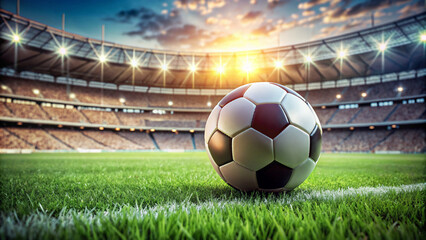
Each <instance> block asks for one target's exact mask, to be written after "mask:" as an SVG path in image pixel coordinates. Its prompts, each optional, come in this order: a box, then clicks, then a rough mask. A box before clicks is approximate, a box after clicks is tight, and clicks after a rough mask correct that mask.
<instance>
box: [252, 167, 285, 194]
mask: <svg viewBox="0 0 426 240" xmlns="http://www.w3.org/2000/svg"><path fill="white" fill-rule="evenodd" d="M292 172H293V170H292V169H291V168H289V167H286V166H284V165H282V164H281V163H279V162H277V161H273V162H272V163H270V164H269V165H268V166H266V167H264V168H262V169H260V170H259V171H257V172H256V178H257V184H258V185H259V188H261V189H263V190H267V189H277V188H283V187H284V186H285V185H286V184H287V182H288V180H289V179H290V177H291V173H292Z"/></svg>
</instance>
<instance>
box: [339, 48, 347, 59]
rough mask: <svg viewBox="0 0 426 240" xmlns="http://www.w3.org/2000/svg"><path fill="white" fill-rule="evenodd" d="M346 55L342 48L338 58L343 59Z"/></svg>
mask: <svg viewBox="0 0 426 240" xmlns="http://www.w3.org/2000/svg"><path fill="white" fill-rule="evenodd" d="M345 57H346V51H344V50H342V51H340V52H339V58H341V59H343V58H345Z"/></svg>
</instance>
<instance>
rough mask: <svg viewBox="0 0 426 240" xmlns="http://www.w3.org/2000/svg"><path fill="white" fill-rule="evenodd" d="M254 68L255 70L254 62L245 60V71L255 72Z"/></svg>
mask: <svg viewBox="0 0 426 240" xmlns="http://www.w3.org/2000/svg"><path fill="white" fill-rule="evenodd" d="M253 70H254V67H253V64H252V63H251V62H245V63H244V64H243V71H244V72H247V73H249V72H253Z"/></svg>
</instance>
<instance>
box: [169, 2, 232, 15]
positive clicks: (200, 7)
mask: <svg viewBox="0 0 426 240" xmlns="http://www.w3.org/2000/svg"><path fill="white" fill-rule="evenodd" d="M173 5H175V7H176V8H178V9H189V10H192V11H198V12H199V13H200V14H201V15H206V14H209V13H211V12H212V11H213V9H215V8H222V7H224V6H225V5H226V1H225V0H176V1H174V2H173Z"/></svg>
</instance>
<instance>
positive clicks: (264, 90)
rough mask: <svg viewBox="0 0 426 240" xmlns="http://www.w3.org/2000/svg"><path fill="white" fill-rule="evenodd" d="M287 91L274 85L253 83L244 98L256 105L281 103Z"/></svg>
mask: <svg viewBox="0 0 426 240" xmlns="http://www.w3.org/2000/svg"><path fill="white" fill-rule="evenodd" d="M286 93H287V92H286V91H285V90H284V89H282V88H280V87H278V86H276V85H274V84H270V83H266V82H261V83H253V84H252V85H251V86H250V87H249V88H248V89H247V91H246V92H245V93H244V97H245V98H248V99H250V100H251V101H253V102H255V103H256V104H260V103H280V102H281V101H282V100H283V97H284V95H286Z"/></svg>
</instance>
